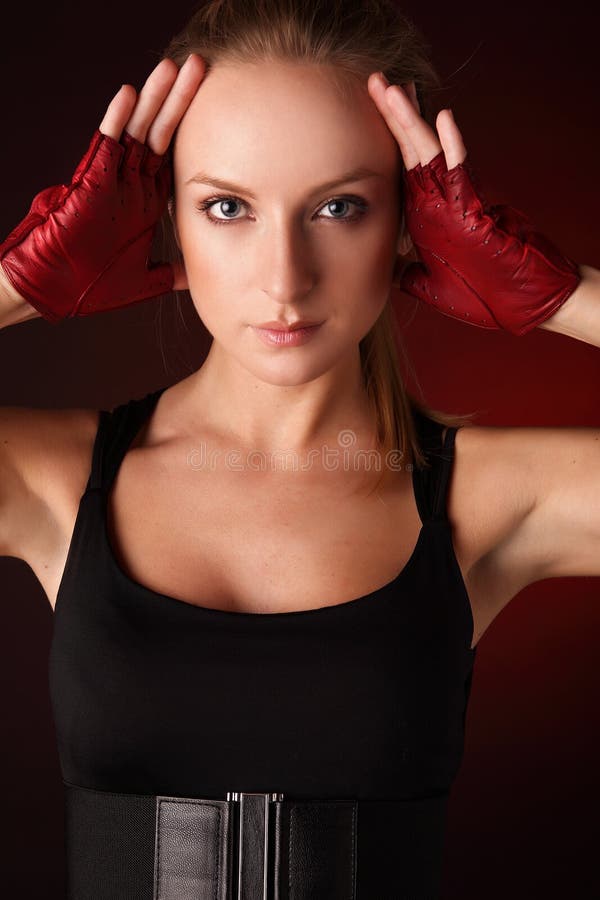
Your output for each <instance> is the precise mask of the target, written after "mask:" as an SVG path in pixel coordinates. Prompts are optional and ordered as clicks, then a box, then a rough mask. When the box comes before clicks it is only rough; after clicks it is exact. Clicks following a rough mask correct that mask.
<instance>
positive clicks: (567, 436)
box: [525, 426, 600, 581]
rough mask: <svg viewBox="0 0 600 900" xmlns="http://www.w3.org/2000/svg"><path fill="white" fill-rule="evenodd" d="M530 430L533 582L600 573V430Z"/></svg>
mask: <svg viewBox="0 0 600 900" xmlns="http://www.w3.org/2000/svg"><path fill="white" fill-rule="evenodd" d="M525 430H526V431H527V432H528V436H527V438H526V440H528V441H529V442H530V446H529V452H530V454H531V456H532V463H531V468H532V475H533V488H534V490H535V506H534V508H533V510H532V513H531V521H530V523H529V524H528V529H529V532H530V534H529V541H528V548H529V555H530V557H531V570H532V575H533V576H534V577H533V578H532V580H535V581H537V580H540V579H543V578H559V577H562V576H584V575H591V576H594V575H600V428H586V427H581V426H580V427H567V428H535V429H525ZM529 432H534V433H535V434H534V435H533V436H531V437H529Z"/></svg>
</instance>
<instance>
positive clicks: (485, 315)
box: [367, 73, 581, 335]
mask: <svg viewBox="0 0 600 900" xmlns="http://www.w3.org/2000/svg"><path fill="white" fill-rule="evenodd" d="M367 86H368V90H369V93H370V95H371V97H372V99H373V100H374V101H375V103H376V105H377V108H378V109H379V111H380V113H381V114H382V116H383V117H384V119H385V121H386V123H387V125H388V126H389V128H390V131H391V132H392V134H393V135H394V137H395V139H396V140H397V142H398V145H399V147H400V150H401V153H402V158H403V161H404V165H405V169H406V171H405V173H404V185H405V195H406V196H405V214H406V227H407V230H408V232H409V234H410V236H411V238H412V241H413V244H414V246H415V248H416V249H417V252H418V255H419V257H420V260H421V261H419V262H413V263H409V264H408V265H406V266H405V268H404V270H403V272H402V275H401V278H400V287H401V289H402V290H403V291H405V292H406V293H408V294H411V295H412V296H414V297H417V298H418V299H419V300H422V301H424V302H425V303H428V304H430V305H432V306H434V307H435V308H436V309H438V310H439V311H440V312H442V313H444V315H448V316H451V317H452V318H456V319H460V320H461V321H466V322H468V323H469V324H471V325H477V326H479V327H480V328H493V329H498V328H503V329H505V330H507V331H510V332H511V333H512V334H516V335H522V334H526V333H527V332H528V331H531V330H532V329H533V328H536V327H537V326H538V325H540V324H541V323H543V322H545V321H546V319H549V318H550V317H551V316H552V315H553V314H554V313H555V312H556V310H557V309H558V308H559V307H560V306H562V304H563V303H564V302H565V301H566V300H567V299H568V298H569V297H570V296H571V294H572V293H573V291H574V290H575V288H576V287H577V285H578V283H579V281H580V280H581V274H580V272H579V269H578V266H577V263H575V262H573V260H571V259H569V258H568V257H566V256H565V255H564V254H562V253H561V252H560V251H559V250H558V249H557V248H556V247H555V246H554V245H553V244H552V243H551V242H550V241H549V240H548V238H546V237H544V235H542V234H539V233H538V232H537V231H535V229H534V227H533V226H532V224H531V222H530V221H529V220H528V219H527V217H526V216H525V215H524V214H523V213H522V212H520V211H519V210H517V209H515V208H513V207H510V206H504V205H497V206H491V207H489V208H488V207H487V205H486V203H485V200H484V199H483V197H482V196H481V194H480V193H478V190H477V186H476V185H477V180H476V176H475V173H474V172H473V170H472V169H471V167H470V165H469V163H468V161H467V159H466V156H467V152H466V149H465V145H464V143H463V140H462V136H461V133H460V131H459V129H458V127H457V126H456V124H455V122H454V119H453V117H452V114H451V112H450V110H448V109H443V110H441V111H440V112H439V113H438V115H437V118H436V129H437V131H438V133H439V139H438V136H437V135H436V134H435V132H434V131H433V129H432V128H431V127H430V126H429V125H428V123H427V122H425V120H424V119H423V118H422V117H421V115H420V108H419V104H418V101H417V97H416V93H415V90H414V84H413V83H411V84H410V85H407V91H403V90H402V88H401V87H400V86H399V85H392V86H391V87H387V89H386V82H383V81H382V80H381V79H380V77H379V75H378V74H377V73H373V74H372V75H370V76H369V79H368V82H367Z"/></svg>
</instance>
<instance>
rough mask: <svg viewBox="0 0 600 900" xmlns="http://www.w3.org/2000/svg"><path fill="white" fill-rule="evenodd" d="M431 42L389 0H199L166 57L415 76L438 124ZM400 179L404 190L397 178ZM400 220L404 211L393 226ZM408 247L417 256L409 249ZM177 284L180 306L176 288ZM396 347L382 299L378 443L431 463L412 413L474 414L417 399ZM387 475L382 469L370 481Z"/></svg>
mask: <svg viewBox="0 0 600 900" xmlns="http://www.w3.org/2000/svg"><path fill="white" fill-rule="evenodd" d="M428 50H429V45H428V44H427V42H426V41H425V39H424V37H423V35H422V34H421V32H420V31H419V30H418V28H417V27H416V26H415V25H414V24H413V22H412V21H411V20H410V19H409V18H408V17H407V16H406V15H405V14H404V13H403V12H402V11H401V10H400V9H399V8H398V6H397V4H396V3H395V2H394V0H202V2H201V3H199V4H197V5H196V7H195V11H194V12H193V13H192V15H191V17H190V18H189V20H188V21H187V22H186V24H185V25H184V26H183V28H182V29H181V30H180V31H179V32H178V33H177V34H176V35H175V36H174V37H173V38H172V39H171V41H170V43H169V44H168V46H167V47H166V49H165V50H164V51H163V53H162V58H165V57H167V58H169V59H171V60H173V61H174V62H175V63H176V64H177V65H178V66H179V67H181V66H182V65H183V63H184V62H185V61H186V59H187V57H188V55H189V54H190V53H197V54H198V55H199V56H201V57H202V58H203V60H204V62H205V64H206V70H207V72H208V71H209V70H210V68H211V67H212V66H214V65H217V64H218V63H219V62H229V63H231V62H234V63H238V64H244V63H256V62H261V61H267V60H285V61H290V60H293V61H298V62H302V63H306V64H316V65H328V66H331V67H332V68H331V70H330V71H331V77H332V78H333V79H334V80H335V83H336V84H337V86H338V87H339V88H340V89H341V90H342V91H343V90H345V89H346V88H347V87H348V85H349V83H350V81H351V80H355V81H356V80H357V81H359V82H362V83H363V84H366V80H367V78H368V76H369V75H370V74H371V73H372V72H375V71H382V72H383V73H384V74H385V75H386V77H387V79H388V81H389V82H390V83H392V84H404V83H406V82H410V81H414V83H415V87H416V92H417V98H418V100H419V106H420V109H421V115H422V116H423V118H424V119H425V120H426V121H427V122H428V123H429V124H430V125H432V127H434V122H433V119H432V109H431V94H432V93H433V92H434V91H435V90H436V89H437V88H439V86H440V84H441V80H440V78H439V76H438V74H437V72H436V71H435V69H434V67H433V65H432V63H431V61H430V59H429V56H428ZM434 130H435V129H434ZM172 144H173V142H171V147H170V148H169V151H168V152H169V153H172ZM171 163H172V159H171ZM402 171H403V167H402ZM399 187H400V189H402V185H399ZM171 203H173V198H171ZM161 225H162V236H163V256H162V258H163V259H167V260H169V261H174V260H175V259H177V257H178V255H179V249H178V247H177V242H176V239H175V235H174V231H173V226H172V222H171V217H170V215H169V214H168V212H167V213H165V215H164V216H163V218H162V220H161ZM404 229H405V226H404V214H403V213H402V216H401V224H400V232H399V235H400V234H403V232H404ZM412 252H413V258H414V259H417V258H418V257H416V255H414V249H413V251H412ZM175 293H176V294H177V308H178V311H179V314H180V315H181V308H180V305H179V301H180V296H179V294H180V292H178V291H177V292H175ZM183 293H187V292H183ZM399 353H401V354H402V356H403V359H404V362H405V363H406V362H408V359H407V355H406V352H405V349H404V345H403V341H402V337H401V335H400V333H399V328H398V322H397V316H396V314H395V311H394V310H393V308H392V304H391V301H390V299H389V298H388V301H387V303H386V305H385V307H384V309H383V311H382V313H381V315H380V316H379V318H378V319H377V321H376V322H375V324H374V325H373V327H372V328H371V330H370V331H369V332H368V334H366V335H365V337H364V338H363V339H362V340H361V342H360V359H361V368H362V373H363V378H364V384H365V388H366V391H367V395H368V398H369V401H370V403H371V406H372V409H373V411H374V415H375V421H376V426H377V444H378V449H379V451H380V452H381V453H383V455H384V458H385V457H386V455H387V453H388V452H394V451H395V452H396V454H399V455H401V456H402V457H403V459H404V465H412V466H417V467H419V468H427V467H429V462H428V460H427V458H426V455H425V454H424V452H423V450H422V448H421V446H420V444H419V439H418V434H417V428H416V424H415V413H419V412H420V413H421V414H422V415H424V416H426V417H428V418H429V419H432V420H433V421H434V422H437V423H439V424H441V425H444V426H449V427H462V426H463V425H465V424H468V422H469V419H470V418H471V417H472V416H474V415H475V413H474V412H472V413H467V414H463V415H455V414H451V413H446V412H442V411H440V410H437V409H433V408H432V407H430V406H428V405H427V404H426V403H424V402H422V401H418V400H416V399H415V398H414V397H413V396H412V395H410V394H409V393H408V392H407V390H406V387H405V385H404V382H403V378H402V375H401V370H400V356H399ZM409 365H410V364H409ZM385 476H386V470H385V469H384V472H383V475H382V476H381V478H380V479H379V480H378V481H377V483H376V484H375V487H374V488H373V490H376V489H377V487H378V486H380V485H381V483H382V482H383V480H384V479H385Z"/></svg>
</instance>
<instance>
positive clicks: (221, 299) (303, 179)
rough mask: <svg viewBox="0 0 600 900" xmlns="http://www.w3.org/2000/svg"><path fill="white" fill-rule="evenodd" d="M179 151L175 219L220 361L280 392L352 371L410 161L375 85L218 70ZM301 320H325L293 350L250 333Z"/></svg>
mask: <svg viewBox="0 0 600 900" xmlns="http://www.w3.org/2000/svg"><path fill="white" fill-rule="evenodd" d="M173 154H174V155H173V163H174V194H175V208H174V211H173V221H174V224H175V227H176V233H177V236H178V242H179V245H180V248H181V251H182V254H183V260H184V264H185V269H186V275H187V281H188V287H189V290H190V292H191V296H192V299H193V302H194V305H195V307H196V310H197V312H198V315H199V316H200V318H201V319H202V321H203V322H204V324H205V326H206V328H207V329H208V331H209V332H210V333H211V334H212V336H213V338H214V341H213V347H212V348H211V352H212V351H213V349H215V347H216V349H217V352H219V353H222V352H224V353H225V354H227V355H228V356H229V357H232V358H233V359H234V360H236V361H237V362H238V363H239V364H241V365H242V366H243V367H244V368H245V369H247V370H250V371H252V372H253V373H254V374H255V375H257V376H258V377H259V378H261V379H263V380H266V381H268V382H270V383H272V384H299V383H303V382H306V381H308V380H312V379H313V378H315V377H317V376H318V375H320V374H322V373H324V372H325V371H327V370H329V369H331V368H332V367H333V366H336V365H338V366H341V367H342V371H343V368H344V366H345V364H347V363H348V362H349V361H350V360H353V361H355V358H356V355H357V354H358V344H359V341H360V340H361V339H362V338H363V337H364V336H365V334H367V332H368V331H369V330H370V328H371V327H372V326H373V324H374V323H375V321H376V320H377V318H378V316H379V315H380V313H381V311H382V309H383V307H384V305H385V303H386V301H387V299H388V297H389V293H390V288H391V284H392V275H393V268H394V262H395V259H396V254H397V251H398V227H399V221H400V219H399V216H400V213H401V208H400V200H399V197H398V183H399V178H400V171H401V170H400V166H401V164H402V159H401V154H400V151H399V148H398V145H397V143H396V141H395V139H394V137H393V135H392V134H391V132H390V131H389V129H388V127H387V124H386V123H385V121H384V119H383V118H382V116H381V115H380V113H379V111H378V110H377V108H376V106H375V104H374V102H373V101H372V100H371V98H370V96H369V94H368V91H367V87H366V83H365V85H364V86H362V85H349V86H348V90H347V91H342V90H340V88H339V87H337V86H336V82H335V81H334V80H333V79H332V78H331V75H330V74H328V69H327V67H321V66H308V65H300V64H289V63H281V62H268V63H260V64H256V65H249V64H244V65H236V66H233V65H231V66H230V65H227V66H225V65H219V66H217V67H215V68H214V69H212V70H211V71H210V72H209V73H208V74H207V75H206V76H205V78H204V80H203V82H202V84H201V85H200V88H199V90H198V92H197V94H196V96H195V97H194V99H193V100H192V102H191V104H190V106H189V108H188V110H187V112H186V114H185V116H184V117H183V119H182V121H181V123H180V125H179V128H178V131H177V134H176V137H175V144H174V148H173ZM359 168H360V169H364V170H368V172H367V171H365V172H362V173H358V174H355V175H353V176H352V177H351V178H349V179H346V180H344V182H343V183H340V184H339V185H337V186H335V187H323V186H322V185H323V184H324V183H325V182H330V181H334V180H338V179H340V178H341V177H342V176H344V175H346V173H349V172H352V171H354V170H356V169H359ZM369 173H373V174H369ZM214 179H219V180H221V181H222V182H227V183H228V186H227V187H225V186H219V187H217V186H215V185H214V184H210V183H209V182H210V181H211V180H214ZM217 198H218V199H217ZM209 200H210V201H211V205H210V207H209V208H208V209H206V210H204V211H203V210H202V208H201V207H202V204H206V202H207V201H209ZM297 319H308V320H310V321H314V322H322V323H323V324H322V325H321V327H320V328H319V329H318V330H317V331H316V332H315V333H314V335H313V336H312V337H311V339H310V340H309V341H308V342H307V343H305V344H303V345H301V346H297V347H281V346H266V345H265V344H264V343H263V341H261V340H260V338H259V337H258V335H257V334H256V332H255V331H254V330H253V328H252V327H251V326H253V325H260V324H262V323H265V322H268V321H271V320H281V321H286V322H293V321H295V320H297Z"/></svg>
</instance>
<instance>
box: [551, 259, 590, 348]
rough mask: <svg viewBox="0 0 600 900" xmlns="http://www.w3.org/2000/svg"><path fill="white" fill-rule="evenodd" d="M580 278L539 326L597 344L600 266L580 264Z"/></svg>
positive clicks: (587, 342)
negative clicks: (570, 291)
mask: <svg viewBox="0 0 600 900" xmlns="http://www.w3.org/2000/svg"><path fill="white" fill-rule="evenodd" d="M579 270H580V272H581V275H582V278H581V281H580V282H579V284H578V285H577V287H576V288H575V290H574V291H573V293H572V294H571V296H570V297H569V299H568V300H566V301H565V302H564V303H563V305H562V306H561V307H560V309H558V310H557V311H556V312H555V313H554V315H553V316H551V317H550V318H549V319H546V321H545V322H543V323H542V324H541V325H539V326H538V327H539V328H544V329H546V330H547V331H557V332H558V333H559V334H565V335H567V336H568V337H572V338H575V339H576V340H578V341H584V342H585V343H586V344H592V346H594V347H600V269H594V268H592V266H584V265H581V264H580V265H579Z"/></svg>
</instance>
